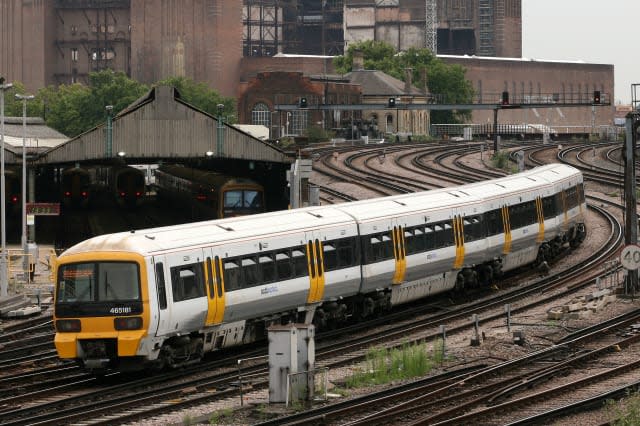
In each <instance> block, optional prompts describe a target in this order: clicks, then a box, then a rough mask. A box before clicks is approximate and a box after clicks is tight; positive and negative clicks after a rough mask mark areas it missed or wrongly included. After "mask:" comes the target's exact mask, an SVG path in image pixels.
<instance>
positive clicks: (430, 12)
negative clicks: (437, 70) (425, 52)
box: [424, 0, 438, 55]
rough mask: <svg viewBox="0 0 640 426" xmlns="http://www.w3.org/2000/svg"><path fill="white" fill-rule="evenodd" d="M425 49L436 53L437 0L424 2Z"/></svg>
mask: <svg viewBox="0 0 640 426" xmlns="http://www.w3.org/2000/svg"><path fill="white" fill-rule="evenodd" d="M424 33H425V42H424V44H425V47H426V48H427V49H429V50H431V52H433V54H434V55H435V54H437V53H438V6H437V0H425V31H424Z"/></svg>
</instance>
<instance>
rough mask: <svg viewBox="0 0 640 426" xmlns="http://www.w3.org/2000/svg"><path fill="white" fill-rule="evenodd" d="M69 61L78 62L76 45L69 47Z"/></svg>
mask: <svg viewBox="0 0 640 426" xmlns="http://www.w3.org/2000/svg"><path fill="white" fill-rule="evenodd" d="M71 62H78V49H77V48H76V47H72V48H71Z"/></svg>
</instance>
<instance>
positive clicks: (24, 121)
mask: <svg viewBox="0 0 640 426" xmlns="http://www.w3.org/2000/svg"><path fill="white" fill-rule="evenodd" d="M33 97H34V96H33V95H21V94H19V93H16V99H19V100H21V101H22V238H21V240H20V242H21V243H22V252H23V253H25V254H26V253H27V148H26V146H27V101H29V100H31V99H33ZM24 260H25V264H26V263H27V260H28V259H27V258H26V256H25V258H24Z"/></svg>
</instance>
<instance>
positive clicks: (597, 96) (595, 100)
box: [593, 90, 600, 104]
mask: <svg viewBox="0 0 640 426" xmlns="http://www.w3.org/2000/svg"><path fill="white" fill-rule="evenodd" d="M593 103H594V104H599V103H600V91H599V90H594V91H593Z"/></svg>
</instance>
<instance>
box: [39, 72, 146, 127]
mask: <svg viewBox="0 0 640 426" xmlns="http://www.w3.org/2000/svg"><path fill="white" fill-rule="evenodd" d="M148 90H149V88H148V87H147V86H145V85H143V84H140V83H138V82H136V81H135V80H132V79H130V78H129V77H127V76H126V74H124V73H122V72H113V71H111V70H105V71H100V72H94V73H90V74H89V85H88V86H85V85H82V84H79V83H75V84H69V85H65V84H62V85H60V86H58V87H53V86H49V87H46V88H44V89H40V90H39V91H38V94H37V97H36V101H37V104H36V107H38V106H39V107H38V109H39V111H40V113H41V115H42V116H43V117H44V118H45V120H46V122H47V125H48V126H50V127H52V128H54V129H56V130H57V131H59V132H61V133H63V134H65V135H67V136H69V137H75V136H77V135H79V134H81V133H83V132H86V131H87V130H89V129H92V128H94V127H95V126H97V125H99V124H101V123H104V122H105V119H106V117H107V111H106V108H105V107H106V106H107V105H112V106H113V111H112V113H111V114H112V115H115V114H117V113H119V112H120V111H122V110H123V109H124V108H126V107H127V106H129V105H130V104H131V103H133V102H134V101H135V100H136V99H138V98H139V97H141V96H142V95H143V94H145V93H146V92H147V91H148ZM38 115H40V114H38Z"/></svg>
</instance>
